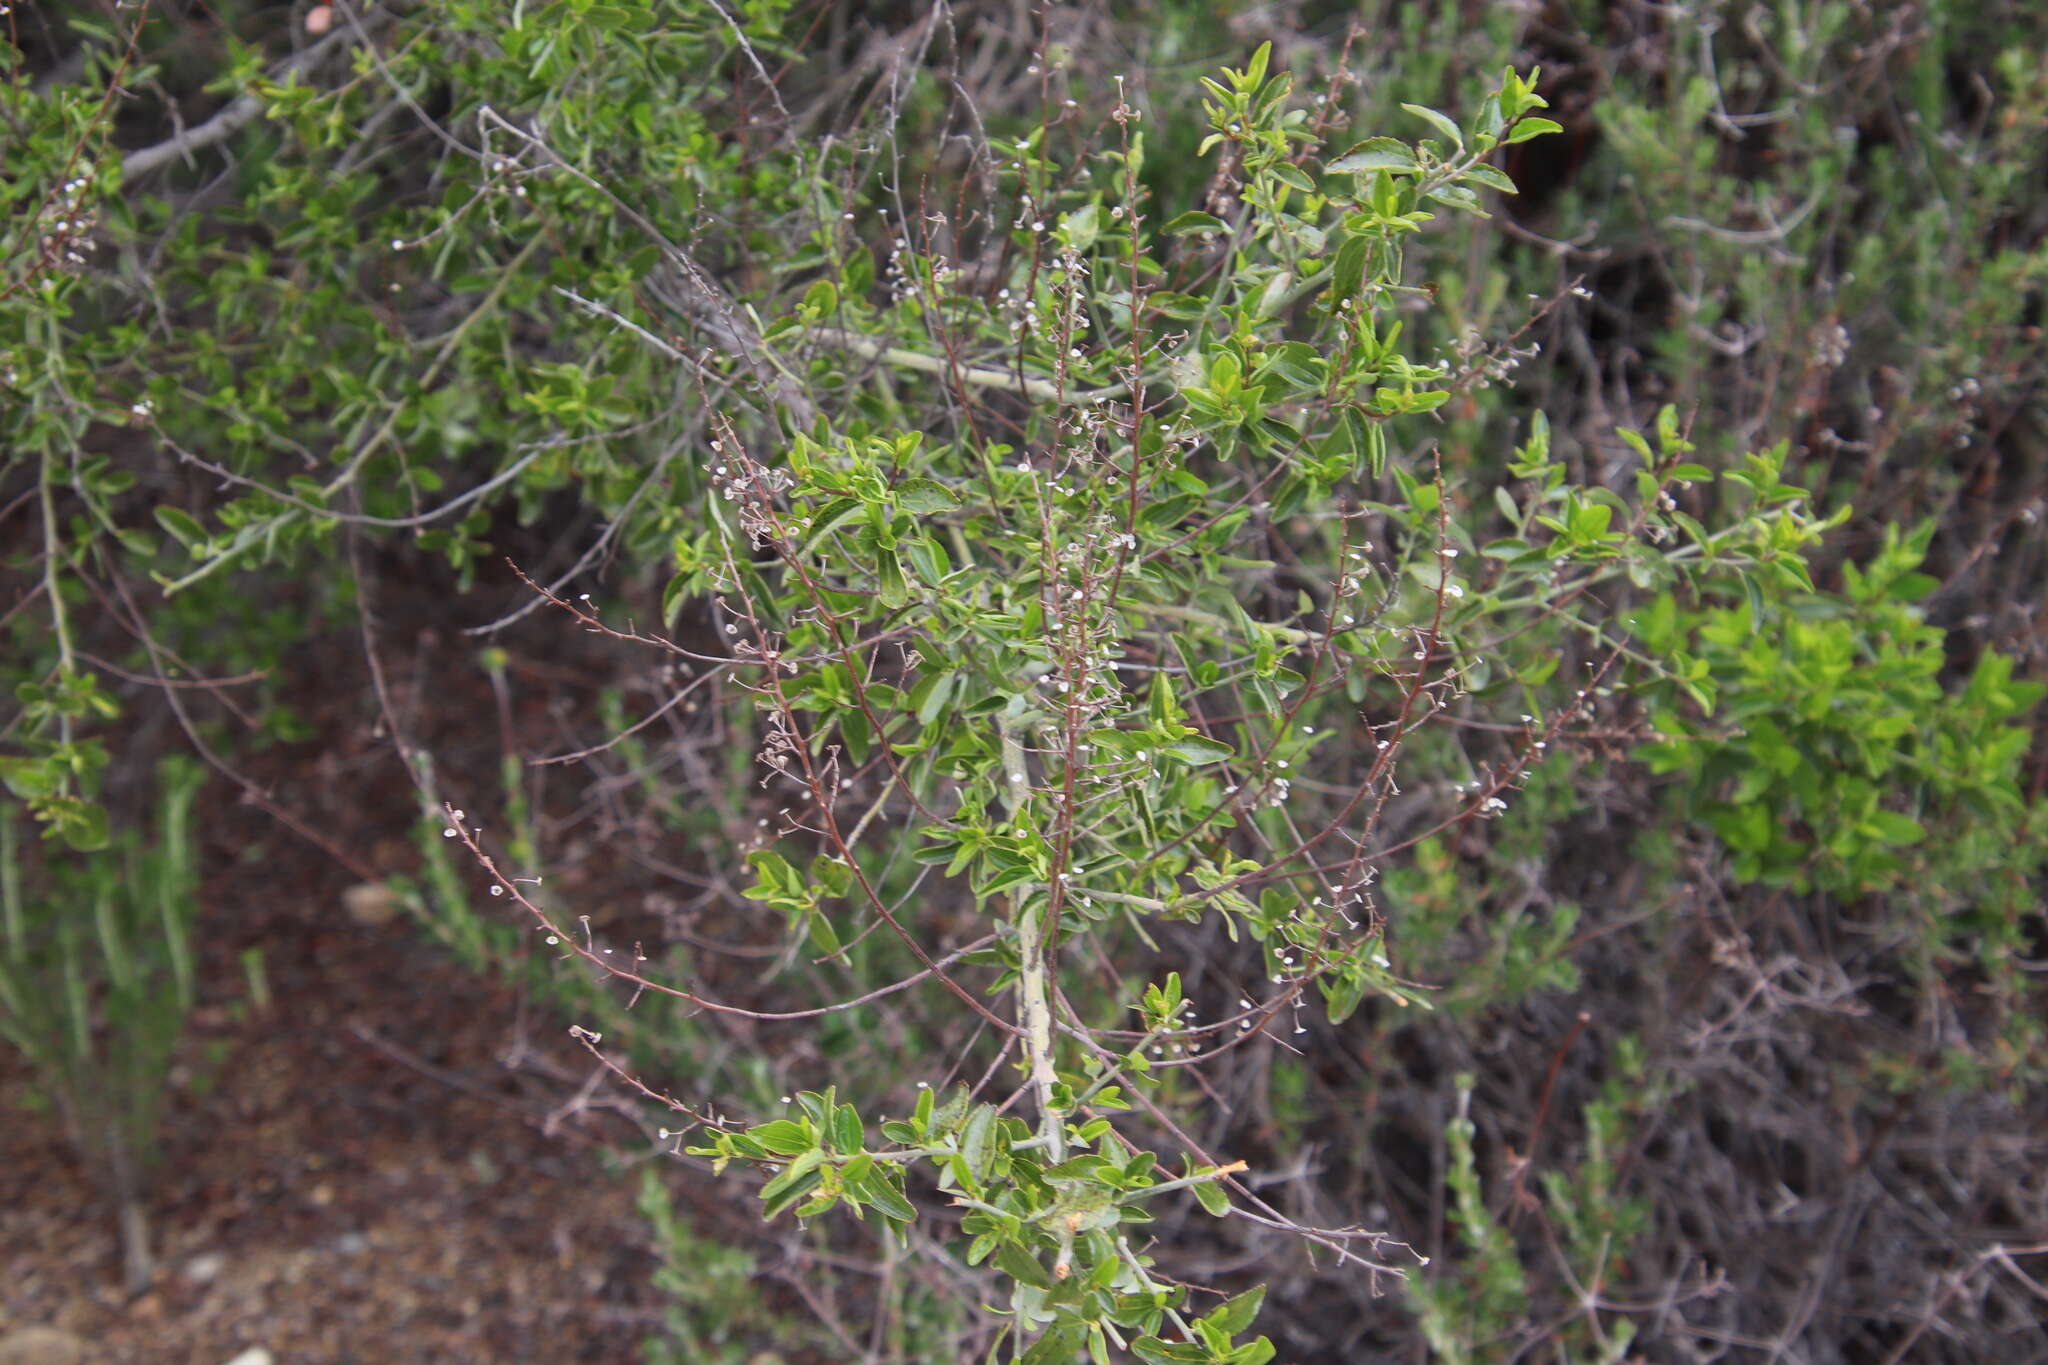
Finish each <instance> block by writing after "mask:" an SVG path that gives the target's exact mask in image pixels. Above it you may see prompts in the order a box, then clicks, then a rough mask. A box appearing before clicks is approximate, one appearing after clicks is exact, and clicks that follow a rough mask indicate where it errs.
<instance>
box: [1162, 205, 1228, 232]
mask: <svg viewBox="0 0 2048 1365" xmlns="http://www.w3.org/2000/svg"><path fill="white" fill-rule="evenodd" d="M1229 230H1230V225H1229V224H1227V223H1225V222H1224V221H1223V220H1222V219H1221V218H1218V217H1217V216H1216V215H1215V214H1213V213H1202V212H1200V211H1190V212H1187V213H1183V214H1181V215H1180V216H1179V217H1177V218H1175V219H1173V220H1172V221H1171V222H1169V223H1167V225H1166V226H1165V227H1163V228H1161V229H1160V231H1162V232H1164V233H1165V234H1166V235H1167V236H1169V237H1177V236H1179V235H1180V234H1182V233H1186V232H1228V231H1229Z"/></svg>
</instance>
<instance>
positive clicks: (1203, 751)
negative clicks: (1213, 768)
mask: <svg viewBox="0 0 2048 1365" xmlns="http://www.w3.org/2000/svg"><path fill="white" fill-rule="evenodd" d="M1162 752H1164V753H1167V754H1171V755H1172V756H1173V757H1175V758H1177V759H1180V760H1181V761H1182V762H1185V763H1220V762H1222V761H1223V760H1224V759H1226V758H1230V757H1233V756H1234V755H1235V754H1236V753H1237V750H1236V749H1234V748H1232V747H1231V746H1230V745H1228V744H1225V743H1223V742H1222V741H1220V740H1214V739H1210V738H1209V737H1208V736H1206V735H1189V736H1187V737H1186V738H1185V739H1177V740H1174V741H1173V742H1172V743H1171V744H1168V745H1166V746H1165V748H1164V749H1163V750H1162Z"/></svg>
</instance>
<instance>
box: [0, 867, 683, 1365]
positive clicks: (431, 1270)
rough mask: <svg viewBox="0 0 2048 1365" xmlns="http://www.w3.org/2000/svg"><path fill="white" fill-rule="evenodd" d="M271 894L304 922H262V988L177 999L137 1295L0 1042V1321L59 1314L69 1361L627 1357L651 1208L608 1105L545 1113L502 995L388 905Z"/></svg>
mask: <svg viewBox="0 0 2048 1365" xmlns="http://www.w3.org/2000/svg"><path fill="white" fill-rule="evenodd" d="M334 880H341V879H334ZM273 913H274V915H275V916H277V917H291V918H293V919H295V920H300V921H303V920H304V919H305V918H307V917H312V916H316V915H317V917H319V918H320V919H321V920H322V921H323V922H322V923H321V924H319V925H317V926H316V925H311V924H307V923H304V922H299V923H296V924H290V925H287V924H279V923H275V922H273V923H272V924H271V925H270V926H268V927H269V930H270V932H269V933H268V935H267V942H268V943H269V944H270V945H271V946H270V951H269V953H268V955H267V957H268V961H267V966H268V970H269V974H270V986H271V991H272V995H273V999H272V1002H271V1004H270V1007H269V1008H268V1009H267V1010H264V1011H262V1012H261V1013H257V1012H253V1011H251V1010H249V1009H248V1008H247V1007H246V1001H245V999H244V1000H238V1001H237V1002H236V1003H234V1004H232V1005H229V1006H224V1005H221V1004H212V1005H209V1006H206V1007H203V1008H202V1009H201V1010H200V1012H199V1014H198V1016H197V1018H196V1020H195V1026H194V1028H193V1029H192V1034H191V1038H190V1040H189V1042H190V1046H189V1047H188V1048H187V1050H186V1056H187V1060H186V1061H185V1062H184V1063H183V1064H181V1067H180V1075H179V1078H178V1079H179V1080H180V1081H181V1082H182V1084H180V1085H178V1086H177V1087H176V1088H175V1089H174V1092H173V1094H172V1097H171V1100H170V1103H169V1109H168V1112H167V1113H166V1115H165V1118H164V1123H163V1127H162V1149H161V1154H160V1156H161V1160H160V1164H159V1166H158V1168H157V1174H156V1189H155V1196H154V1200H153V1207H152V1213H153V1216H154V1231H155V1243H156V1249H157V1253H158V1258H159V1262H160V1264H159V1267H158V1272H157V1275H156V1280H155V1284H154V1287H153V1288H152V1289H151V1291H150V1292H149V1293H147V1294H145V1295H143V1296H142V1297H140V1298H138V1299H135V1300H133V1301H128V1300H127V1298H126V1296H125V1295H124V1294H123V1293H122V1292H121V1290H120V1286H119V1278H120V1277H119V1250H118V1246H117V1241H116V1238H115V1235H114V1228H113V1222H112V1220H111V1218H110V1217H109V1216H108V1215H107V1213H106V1211H105V1209H104V1207H103V1206H102V1205H101V1204H100V1203H99V1201H98V1199H97V1196H96V1194H95V1191H94V1189H93V1187H92V1185H91V1184H90V1182H89V1181H88V1180H87V1178H86V1176H85V1173H84V1171H83V1170H82V1169H81V1167H80V1165H79V1163H78V1162H77V1160H76V1158H75V1157H74V1156H73V1154H72V1151H71V1149H70V1148H69V1147H68V1146H67V1145H66V1144H65V1143H64V1142H63V1140H62V1136H61V1134H60V1132H59V1130H58V1126H57V1124H56V1123H55V1121H54V1120H53V1119H51V1118H50V1117H48V1116H45V1115H38V1114H35V1113H32V1112H29V1111H27V1110H25V1109H24V1107H23V1104H22V1101H23V1100H24V1099H25V1097H26V1092H27V1089H28V1086H27V1078H26V1076H25V1075H24V1074H23V1073H22V1071H21V1068H20V1066H19V1064H18V1060H17V1059H15V1058H14V1057H13V1056H12V1055H11V1054H10V1055H9V1056H7V1057H6V1058H5V1060H4V1061H0V1067H4V1068H6V1069H4V1070H0V1112H5V1113H7V1114H9V1115H12V1116H13V1117H11V1118H10V1119H9V1121H7V1122H6V1123H5V1124H4V1125H0V1341H4V1340H5V1339H6V1338H7V1336H8V1335H9V1334H10V1333H14V1332H19V1331H21V1330H22V1329H24V1328H29V1327H37V1326H40V1327H45V1328H54V1329H57V1330H59V1331H61V1332H65V1333H69V1334H71V1335H72V1336H74V1337H76V1338H78V1339H79V1340H80V1341H81V1342H83V1343H85V1344H86V1347H87V1351H88V1353H87V1354H86V1355H85V1356H84V1357H83V1359H86V1360H91V1361H104V1362H149V1363H150V1365H156V1363H157V1362H163V1363H164V1365H170V1363H171V1362H190V1365H221V1363H222V1362H226V1361H228V1360H230V1359H231V1358H233V1357H235V1356H236V1355H237V1354H238V1353H240V1352H242V1351H245V1350H247V1349H249V1348H251V1347H263V1348H266V1349H267V1350H269V1351H270V1352H271V1353H272V1354H273V1356H274V1357H275V1359H276V1360H277V1361H278V1362H279V1365H299V1363H300V1362H307V1363H310V1362H333V1365H344V1363H345V1362H358V1361H360V1362H388V1361H529V1360H530V1361H572V1360H624V1359H632V1358H635V1357H636V1356H637V1354H638V1351H637V1343H638V1342H639V1341H640V1340H641V1338H642V1337H643V1336H644V1335H645V1334H646V1333H647V1332H648V1330H649V1329H650V1328H651V1327H653V1326H654V1325H655V1323H656V1321H657V1309H656V1303H655V1299H654V1296H653V1294H652V1292H651V1290H650V1288H649V1284H648V1277H649V1274H650V1272H651V1270H652V1268H653V1265H654V1261H653V1257H652V1255H651V1254H650V1252H649V1250H648V1246H647V1231H646V1225H645V1224H644V1223H642V1222H641V1221H640V1220H639V1219H638V1218H637V1217H636V1216H635V1215H634V1213H633V1208H632V1188H633V1187H632V1184H631V1182H630V1181H629V1180H628V1179H626V1178H625V1177H623V1176H620V1175H617V1174H607V1173H606V1172H605V1171H604V1170H603V1168H602V1165H601V1163H600V1161H599V1159H598V1152H597V1149H596V1146H595V1140H596V1139H597V1138H598V1137H599V1136H600V1134H599V1132H598V1126H599V1125H602V1124H604V1122H605V1120H604V1119H603V1118H602V1117H601V1116H596V1115H587V1116H584V1117H583V1118H582V1119H580V1120H574V1119H572V1120H569V1121H567V1122H565V1123H561V1124H558V1125H556V1129H557V1130H556V1131H555V1132H554V1133H553V1134H552V1135H550V1134H548V1133H546V1132H544V1131H543V1128H544V1127H545V1126H547V1122H548V1117H549V1106H550V1105H551V1104H554V1103H556V1101H555V1099H554V1088H552V1087H549V1086H547V1085H545V1084H544V1083H542V1082H539V1081H536V1080H532V1079H528V1078H524V1077H522V1076H520V1075H517V1074H515V1073H513V1072H511V1071H508V1070H507V1069H506V1068H505V1067H504V1066H503V1065H502V1062H501V1059H502V1058H503V1057H504V1055H505V1054H506V1052H507V1049H508V1047H510V1046H512V1045H513V1044H514V1043H515V1041H516V1040H517V1039H518V1038H519V1037H520V1031H521V1027H522V1025H521V1021H520V1017H519V1016H520V1010H519V1002H518V1001H517V1000H516V999H515V998H513V997H512V996H511V995H510V994H509V993H508V992H505V991H502V990H497V989H494V988H491V987H489V986H487V985H485V984H482V983H480V982H478V981H477V980H476V979H474V978H472V977H470V976H469V975H467V974H466V973H463V972H460V971H459V970H457V969H456V968H454V967H453V966H451V965H449V964H446V963H444V962H441V961H439V960H437V956H436V954H435V953H434V952H432V951H431V950H429V949H426V948H423V947H422V946H421V945H420V944H419V943H418V942H417V941H416V940H414V938H413V936H412V934H411V932H410V931H409V930H408V929H407V928H406V926H405V925H404V924H403V922H398V923H394V924H392V925H389V926H386V927H383V928H372V927H367V926H363V925H360V924H357V923H355V922H352V921H350V920H349V919H348V918H347V917H346V916H345V915H343V914H342V913H340V907H339V904H338V899H330V900H328V901H327V902H326V904H325V905H324V906H322V905H319V904H317V903H316V904H313V905H309V906H307V907H305V908H304V909H303V910H300V909H298V908H297V907H292V908H287V907H284V906H280V907H279V908H278V909H277V910H276V911H274V912H273ZM243 927H244V928H246V929H247V930H254V931H257V932H261V931H262V929H263V928H264V926H262V925H261V924H260V923H259V924H256V925H247V926H243ZM292 930H295V931H296V932H288V931H292ZM210 956H219V955H218V954H210ZM230 984H239V983H230ZM237 994H238V995H239V996H243V997H245V996H246V991H238V992H237ZM529 1041H533V1040H529ZM538 1046H540V1047H542V1048H543V1049H544V1050H546V1051H548V1052H552V1053H554V1054H556V1057H557V1059H558V1060H559V1062H560V1063H561V1064H562V1065H563V1066H570V1065H574V1062H573V1059H572V1058H571V1057H570V1055H569V1053H568V1052H567V1050H566V1049H564V1048H560V1047H558V1046H557V1045H556V1044H555V1043H554V1042H553V1040H552V1039H546V1040H538ZM585 1124H587V1125H589V1126H590V1131H588V1132H585V1131H579V1128H580V1127H582V1126H583V1125H585ZM606 1136H609V1137H613V1138H618V1137H622V1136H624V1134H623V1133H619V1132H615V1133H611V1134H608V1135H606ZM0 1349H4V1348H0ZM10 1365H11V1362H10Z"/></svg>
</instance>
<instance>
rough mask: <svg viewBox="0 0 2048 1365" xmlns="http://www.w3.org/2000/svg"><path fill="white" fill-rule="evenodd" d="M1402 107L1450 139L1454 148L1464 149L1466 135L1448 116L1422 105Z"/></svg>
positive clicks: (1404, 105)
mask: <svg viewBox="0 0 2048 1365" xmlns="http://www.w3.org/2000/svg"><path fill="white" fill-rule="evenodd" d="M1401 107H1402V108H1403V109H1406V110H1407V111H1408V112H1409V113H1411V114H1413V115H1415V116H1416V117H1417V118H1419V119H1422V120H1424V121H1425V122H1427V123H1428V124H1429V126H1430V127H1432V128H1434V129H1436V130H1437V131H1438V132H1439V133H1442V134H1443V135H1444V136H1445V137H1447V138H1449V139H1450V140H1451V145H1452V146H1454V147H1463V146H1464V145H1465V135H1464V134H1463V133H1460V132H1459V131H1458V125H1457V124H1455V123H1453V122H1451V120H1450V117H1449V116H1448V115H1446V114H1440V113H1438V112H1437V111H1436V110H1434V109H1431V108H1429V107H1428V106H1426V105H1421V104H1403V105H1402V106H1401Z"/></svg>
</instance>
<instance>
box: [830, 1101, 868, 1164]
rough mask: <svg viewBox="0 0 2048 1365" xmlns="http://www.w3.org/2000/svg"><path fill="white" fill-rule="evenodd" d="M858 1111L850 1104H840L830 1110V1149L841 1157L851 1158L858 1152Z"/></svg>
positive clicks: (859, 1143) (862, 1135) (859, 1144)
mask: <svg viewBox="0 0 2048 1365" xmlns="http://www.w3.org/2000/svg"><path fill="white" fill-rule="evenodd" d="M864 1136H865V1135H864V1134H863V1133H862V1132H861V1126H860V1111H859V1110H857V1109H855V1108H854V1107H853V1106H852V1105H850V1104H842V1105H838V1106H836V1107H834V1109H833V1110H832V1149H833V1150H834V1151H836V1152H838V1153H839V1154H840V1155H841V1156H852V1155H853V1154H854V1153H856V1152H858V1151H860V1149H861V1146H862V1139H863V1137H864Z"/></svg>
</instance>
